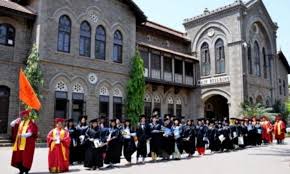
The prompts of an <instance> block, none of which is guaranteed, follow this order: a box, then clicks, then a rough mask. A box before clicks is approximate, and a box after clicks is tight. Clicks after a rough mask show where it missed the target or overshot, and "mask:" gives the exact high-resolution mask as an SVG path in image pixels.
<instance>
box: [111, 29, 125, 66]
mask: <svg viewBox="0 0 290 174" xmlns="http://www.w3.org/2000/svg"><path fill="white" fill-rule="evenodd" d="M122 56H123V36H122V33H121V32H120V31H119V30H117V31H116V32H115V33H114V48H113V61H114V62H116V63H122Z"/></svg>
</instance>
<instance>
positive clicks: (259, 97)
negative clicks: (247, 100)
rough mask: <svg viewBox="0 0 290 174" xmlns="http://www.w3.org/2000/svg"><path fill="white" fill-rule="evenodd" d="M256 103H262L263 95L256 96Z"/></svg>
mask: <svg viewBox="0 0 290 174" xmlns="http://www.w3.org/2000/svg"><path fill="white" fill-rule="evenodd" d="M256 103H260V104H263V97H262V96H260V95H258V96H257V98H256Z"/></svg>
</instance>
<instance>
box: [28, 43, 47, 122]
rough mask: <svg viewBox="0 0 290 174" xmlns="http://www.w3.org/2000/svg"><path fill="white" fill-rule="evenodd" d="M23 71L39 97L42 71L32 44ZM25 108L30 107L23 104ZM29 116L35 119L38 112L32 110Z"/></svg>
mask: <svg viewBox="0 0 290 174" xmlns="http://www.w3.org/2000/svg"><path fill="white" fill-rule="evenodd" d="M24 73H25V75H26V77H27V79H28V80H29V82H30V84H31V86H32V87H33V89H34V91H35V93H36V94H37V96H38V97H39V98H41V95H40V88H41V87H42V86H43V82H44V80H43V75H42V71H41V68H40V65H39V54H38V50H37V47H36V46H35V45H33V47H32V50H31V53H30V55H29V56H28V58H27V62H26V68H25V70H24ZM25 108H26V109H31V108H29V107H28V106H25ZM30 116H31V117H32V118H33V119H36V118H38V117H39V114H38V113H37V112H36V111H34V110H33V111H32V112H31V114H30Z"/></svg>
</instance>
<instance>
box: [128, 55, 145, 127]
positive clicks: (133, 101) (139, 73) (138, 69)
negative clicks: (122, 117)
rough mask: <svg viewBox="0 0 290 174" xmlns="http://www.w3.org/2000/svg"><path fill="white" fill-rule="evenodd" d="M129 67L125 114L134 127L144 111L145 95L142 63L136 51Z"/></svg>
mask: <svg viewBox="0 0 290 174" xmlns="http://www.w3.org/2000/svg"><path fill="white" fill-rule="evenodd" d="M131 66H132V69H131V72H130V79H129V81H128V85H127V100H126V114H127V118H129V119H130V120H131V122H132V125H133V126H136V125H137V123H138V120H139V116H140V115H141V114H142V113H143V110H144V93H145V78H144V62H143V59H142V58H141V55H140V53H139V52H138V51H136V54H135V56H134V57H133V59H132V65H131Z"/></svg>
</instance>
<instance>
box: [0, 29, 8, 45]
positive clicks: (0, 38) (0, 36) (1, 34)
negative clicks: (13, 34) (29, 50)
mask: <svg viewBox="0 0 290 174" xmlns="http://www.w3.org/2000/svg"><path fill="white" fill-rule="evenodd" d="M6 36H7V32H6V27H5V26H4V25H0V43H1V44H6Z"/></svg>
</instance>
